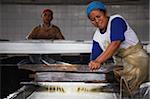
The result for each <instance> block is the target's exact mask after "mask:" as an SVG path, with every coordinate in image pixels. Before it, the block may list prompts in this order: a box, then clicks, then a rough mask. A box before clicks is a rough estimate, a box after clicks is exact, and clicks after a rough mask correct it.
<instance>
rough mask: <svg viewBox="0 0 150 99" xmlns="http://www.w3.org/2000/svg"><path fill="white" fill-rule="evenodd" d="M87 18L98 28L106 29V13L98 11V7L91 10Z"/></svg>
mask: <svg viewBox="0 0 150 99" xmlns="http://www.w3.org/2000/svg"><path fill="white" fill-rule="evenodd" d="M89 19H90V21H91V22H92V24H93V25H94V26H95V27H97V28H99V29H100V30H102V31H103V30H105V29H106V27H107V22H108V18H107V15H106V13H104V12H103V11H100V10H98V9H95V10H93V11H91V12H90V14H89Z"/></svg>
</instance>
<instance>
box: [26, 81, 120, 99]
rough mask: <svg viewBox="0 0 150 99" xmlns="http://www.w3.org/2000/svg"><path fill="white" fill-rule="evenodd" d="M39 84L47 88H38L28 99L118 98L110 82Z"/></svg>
mask: <svg viewBox="0 0 150 99" xmlns="http://www.w3.org/2000/svg"><path fill="white" fill-rule="evenodd" d="M38 84H39V85H41V86H43V87H45V88H47V89H45V90H43V89H42V90H40V89H38V90H37V91H35V92H33V93H32V94H31V95H30V96H29V97H28V98H27V99H41V98H42V99H48V98H50V99H60V98H62V99H118V93H117V92H116V91H115V90H114V89H113V88H112V85H110V84H109V83H81V82H80V83H79V82H71V83H69V82H61V83H60V82H51V83H50V82H38ZM110 86H111V87H110Z"/></svg>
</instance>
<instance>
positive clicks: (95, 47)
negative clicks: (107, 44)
mask: <svg viewBox="0 0 150 99" xmlns="http://www.w3.org/2000/svg"><path fill="white" fill-rule="evenodd" d="M102 52H103V50H102V49H101V47H100V46H99V43H98V42H96V41H94V40H93V45H92V53H91V56H90V60H95V59H96V58H97V57H98V56H99V55H100V54H101V53H102Z"/></svg>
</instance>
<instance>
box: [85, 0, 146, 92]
mask: <svg viewBox="0 0 150 99" xmlns="http://www.w3.org/2000/svg"><path fill="white" fill-rule="evenodd" d="M86 13H87V16H88V18H89V19H90V21H91V23H92V24H93V25H94V26H95V27H97V29H96V31H95V34H94V36H93V47H92V54H91V61H90V63H89V68H90V69H91V70H97V69H99V68H100V66H101V64H102V63H103V62H105V61H106V60H107V59H109V58H110V57H113V59H114V62H115V64H116V65H123V66H124V69H123V70H122V71H119V72H118V73H117V72H116V73H115V74H116V75H119V76H122V77H124V78H125V80H126V81H127V83H128V85H129V88H130V90H131V92H133V90H135V89H137V88H138V87H139V85H140V84H141V83H142V82H143V81H144V80H145V79H146V77H147V74H148V71H146V70H148V69H147V68H148V56H147V54H146V53H145V51H144V50H143V48H142V46H141V44H140V41H139V39H138V38H137V35H136V33H135V32H134V31H133V30H132V29H131V27H130V26H129V24H128V23H127V22H126V20H125V19H124V18H123V17H122V16H120V15H112V16H107V12H106V7H105V5H104V4H103V3H101V2H98V1H94V2H91V3H90V4H89V5H88V6H87V9H86Z"/></svg>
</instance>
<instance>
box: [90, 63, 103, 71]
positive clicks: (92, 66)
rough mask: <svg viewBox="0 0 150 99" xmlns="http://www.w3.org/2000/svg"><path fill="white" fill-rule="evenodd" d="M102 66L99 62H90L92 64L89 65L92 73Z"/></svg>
mask: <svg viewBox="0 0 150 99" xmlns="http://www.w3.org/2000/svg"><path fill="white" fill-rule="evenodd" d="M100 66H101V63H100V62H98V61H90V63H89V68H90V70H92V71H93V70H97V69H99V68H100Z"/></svg>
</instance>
